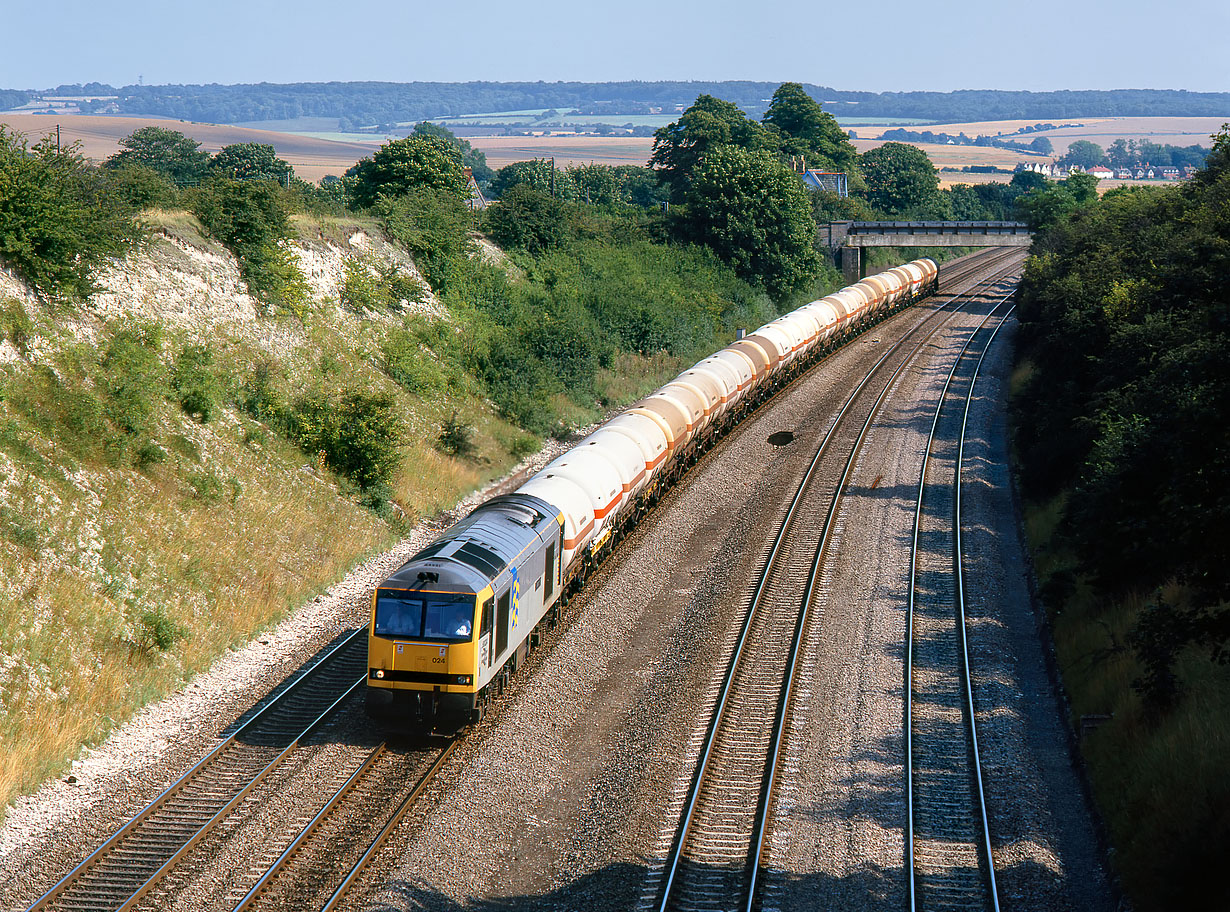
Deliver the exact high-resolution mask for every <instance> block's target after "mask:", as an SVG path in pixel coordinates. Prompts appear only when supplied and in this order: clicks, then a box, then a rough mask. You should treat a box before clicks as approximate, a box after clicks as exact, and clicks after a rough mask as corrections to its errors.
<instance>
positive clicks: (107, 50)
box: [0, 0, 1230, 93]
mask: <svg viewBox="0 0 1230 912" xmlns="http://www.w3.org/2000/svg"><path fill="white" fill-rule="evenodd" d="M55 12H56V18H55V22H54V23H53V22H52V21H51V18H50V15H49V13H47V12H46V11H45V8H39V7H36V6H33V5H20V6H16V8H14V9H10V10H6V20H7V21H6V25H7V33H8V34H9V35H10V36H12V37H16V38H22V37H25V38H26V39H29V40H16V41H11V42H10V46H9V47H7V48H6V54H5V55H4V57H3V59H0V85H5V86H12V87H14V88H15V89H17V90H19V91H22V90H27V89H28V88H29V87H31V86H39V85H42V86H47V87H56V86H61V85H74V84H86V83H90V82H98V83H103V84H107V85H111V86H115V87H123V86H129V85H151V86H154V85H227V86H230V85H252V84H260V83H270V84H275V85H287V84H295V83H318V82H325V83H327V82H387V83H395V84H404V83H407V82H442V83H454V82H539V81H541V82H546V83H552V82H584V83H605V82H624V81H645V82H660V81H714V82H725V81H752V82H776V83H780V82H784V81H795V82H803V83H809V84H812V85H818V86H826V87H832V88H835V89H838V90H839V91H864V92H908V91H927V92H943V93H947V92H953V91H960V90H962V89H964V88H971V87H977V88H983V89H989V90H1000V91H1025V92H1050V91H1064V90H1071V91H1116V90H1117V89H1119V88H1122V87H1125V86H1127V87H1134V88H1141V87H1161V88H1171V87H1176V86H1177V87H1179V88H1175V89H1174V90H1175V91H1189V92H1224V91H1230V73H1227V71H1226V68H1225V66H1224V56H1225V55H1224V36H1225V35H1226V34H1227V33H1228V32H1230V7H1228V6H1227V5H1225V4H1223V3H1220V2H1214V0H1194V2H1191V3H1188V4H1187V5H1185V6H1184V7H1183V8H1182V9H1181V11H1176V14H1175V15H1170V16H1159V15H1158V9H1157V7H1156V4H1152V3H1145V2H1143V0H1124V2H1119V3H1105V2H1102V3H1086V4H1084V5H1083V6H1081V7H1080V8H1079V9H1077V10H1075V11H1073V12H1065V14H1064V15H1063V16H1062V17H1060V18H1053V19H1052V18H1048V17H1045V16H1042V15H1037V14H1033V13H1031V12H1028V11H1022V9H1021V8H1019V7H1006V6H1000V5H991V6H987V7H984V8H979V9H978V10H977V11H976V12H974V11H973V10H970V9H969V8H967V7H966V6H965V5H958V4H956V3H947V4H934V5H932V7H930V8H929V9H928V10H927V11H926V12H925V13H923V14H921V15H920V14H919V10H918V8H917V5H916V4H911V3H907V2H906V0H884V2H882V3H880V4H877V7H876V9H875V21H876V23H877V26H876V27H875V28H870V29H868V28H861V26H862V24H863V23H864V22H865V21H866V20H865V18H860V17H858V16H857V15H843V14H832V15H829V14H824V13H817V12H816V10H815V8H814V7H813V6H812V5H811V4H805V3H802V2H800V0H768V2H767V3H762V4H758V5H757V6H756V7H755V8H754V9H750V8H747V7H746V5H744V4H741V3H735V2H732V0H717V2H716V3H713V4H710V5H709V6H707V7H706V8H705V10H704V12H703V14H698V13H697V12H696V11H695V9H694V8H693V7H692V6H691V5H685V4H683V3H680V2H678V0H666V2H662V0H656V2H652V3H651V2H646V0H632V2H630V3H628V4H625V5H624V6H623V7H622V8H620V9H619V10H617V11H612V10H610V9H590V8H585V7H582V8H577V7H575V6H572V5H565V4H548V5H546V6H540V7H536V8H535V15H533V16H527V15H520V14H518V13H517V11H516V10H513V9H510V8H509V7H507V5H505V4H496V3H492V2H490V0H478V2H475V3H472V4H470V5H468V6H467V7H466V8H465V11H464V16H462V15H458V14H456V13H453V12H451V11H446V10H443V9H440V8H434V7H433V8H426V9H413V8H407V7H406V6H404V5H401V4H395V3H392V2H389V0H377V2H375V3H373V4H369V5H368V6H366V7H365V8H364V9H363V10H362V14H361V15H359V16H354V17H351V18H347V19H343V18H341V17H339V16H338V15H337V11H336V6H335V5H333V4H326V3H324V2H322V0H303V2H301V3H300V4H298V5H296V7H295V8H294V10H293V13H288V12H287V11H286V10H285V8H284V7H281V6H280V5H274V4H260V3H252V2H251V0H246V2H242V3H240V2H238V0H217V2H216V3H215V4H213V5H212V6H211V7H210V9H209V15H208V16H192V15H188V14H185V13H182V12H181V11H180V10H178V9H167V8H166V7H165V6H164V5H161V4H159V3H155V2H153V0H132V2H130V3H129V4H127V5H125V6H124V7H123V8H121V9H113V8H100V7H99V6H98V5H97V4H94V3H84V2H81V0H67V2H63V3H60V4H57V8H56V11H55ZM1193 21H1199V22H1200V26H1201V27H1200V28H1196V29H1193V28H1192V27H1191V23H1192V22H1193ZM878 23H886V25H884V26H883V27H880V26H879V25H878ZM349 26H352V27H353V32H351V31H348V28H347V27H349ZM834 28H841V29H844V30H845V33H846V34H847V35H848V36H849V38H848V40H843V41H836V42H834V41H829V40H827V39H826V36H827V35H829V34H831V33H832V30H833V29H834ZM902 28H908V33H909V35H910V36H911V40H909V41H906V42H902V41H901V40H900V39H899V38H897V37H896V36H897V35H899V34H900V30H901V29H902ZM44 36H47V37H46V38H45V39H44ZM1005 36H1007V37H1005ZM890 39H891V44H890ZM52 41H54V45H52V44H51V43H50V42H52ZM881 45H882V46H884V47H889V46H891V47H892V50H893V53H891V54H876V53H875V50H876V48H877V47H878V46H881ZM1170 49H1174V50H1173V51H1170ZM1167 51H1170V53H1167ZM869 52H870V56H869ZM783 61H793V63H790V64H786V63H783ZM714 71H717V72H714ZM783 71H785V72H783ZM698 72H702V73H705V74H706V75H707V76H709V77H710V78H709V79H706V80H696V78H695V74H696V73H698ZM851 85H855V86H858V88H843V86H851ZM1074 86H1079V87H1080V88H1073V87H1074ZM34 91H45V89H35V90H34Z"/></svg>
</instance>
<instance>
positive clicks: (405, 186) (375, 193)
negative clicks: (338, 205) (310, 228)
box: [346, 136, 469, 208]
mask: <svg viewBox="0 0 1230 912" xmlns="http://www.w3.org/2000/svg"><path fill="white" fill-rule="evenodd" d="M346 175H347V176H348V177H350V178H352V181H351V194H352V196H353V199H354V203H355V205H356V206H359V207H362V208H366V207H368V206H371V205H374V204H375V202H376V199H377V197H379V196H380V195H381V194H384V195H386V196H397V195H398V194H402V193H409V192H410V191H411V190H419V189H432V190H442V191H444V192H445V193H452V194H453V195H455V196H456V197H457V198H458V199H465V198H466V197H467V196H469V186H468V184H467V182H466V177H465V172H464V171H463V170H462V164H461V150H460V149H458V148H457V147H456V146H454V145H453V144H452V143H449V142H446V141H445V140H443V139H440V138H438V137H435V136H409V137H406V138H405V139H395V140H393V141H392V142H388V143H385V144H384V145H383V146H381V147H380V148H379V149H378V150H377V152H376V154H375V155H373V156H372V157H371V158H364V159H362V160H361V161H359V162H358V163H357V164H356V165H355V166H354V167H352V168H351V169H350V170H349V171H347V172H346Z"/></svg>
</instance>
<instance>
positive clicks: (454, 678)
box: [367, 259, 939, 732]
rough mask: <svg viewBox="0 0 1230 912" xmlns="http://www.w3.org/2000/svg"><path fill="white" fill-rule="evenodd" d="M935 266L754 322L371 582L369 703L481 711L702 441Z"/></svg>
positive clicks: (411, 722)
mask: <svg viewBox="0 0 1230 912" xmlns="http://www.w3.org/2000/svg"><path fill="white" fill-rule="evenodd" d="M938 273H939V270H938V268H937V267H936V265H935V263H934V262H932V261H931V260H930V259H920V260H915V261H914V262H912V263H907V264H905V265H904V266H899V267H897V268H895V269H890V270H888V271H887V272H883V273H880V274H878V275H874V276H870V277H868V278H866V279H863V280H862V281H861V282H859V283H858V284H856V285H851V286H849V287H847V288H843V289H842V290H841V291H838V292H836V293H834V294H831V295H829V296H827V297H825V298H821V299H820V300H818V301H813V302H811V303H809V304H805V305H804V306H802V307H800V308H798V309H796V310H794V311H791V312H790V313H788V314H786V315H785V316H782V317H780V318H778V319H776V320H773V321H772V322H770V323H767V324H765V325H764V326H762V327H760V328H759V329H757V330H756V331H755V332H753V333H750V334H748V335H746V336H744V337H742V338H740V339H738V340H736V341H735V342H733V343H732V344H731V345H729V346H727V347H726V348H724V349H722V350H721V351H719V352H717V353H716V354H713V355H710V356H709V357H707V358H705V359H704V360H702V361H700V362H698V363H697V364H695V365H693V366H692V367H690V368H688V369H687V370H685V371H684V372H683V373H681V374H680V375H679V376H678V377H676V378H675V379H674V380H672V381H671V382H670V383H668V384H666V385H665V386H663V387H662V388H661V389H659V390H656V391H655V392H653V393H652V394H650V395H649V396H647V397H645V398H644V399H642V400H641V401H640V402H638V403H636V404H635V405H633V406H632V407H631V408H629V409H627V410H626V411H625V412H623V413H622V414H620V415H619V416H617V417H615V418H612V419H611V420H609V421H607V422H605V423H604V424H602V425H601V426H600V427H599V428H598V429H597V430H596V431H594V432H593V433H592V434H590V435H589V436H588V437H586V438H585V439H584V440H582V441H581V442H580V443H578V444H577V445H576V446H574V447H573V448H572V449H570V450H569V451H568V452H566V453H564V454H563V455H562V456H560V457H559V458H558V459H556V460H554V461H553V462H551V463H550V464H548V465H547V466H546V467H545V468H544V469H542V471H540V472H538V474H536V475H534V476H533V477H532V478H530V479H529V480H528V481H527V482H525V484H523V485H522V486H521V487H520V488H519V489H517V490H516V491H515V492H514V493H512V494H507V495H504V496H500V497H495V498H493V499H491V500H488V501H487V502H485V503H483V504H482V505H481V506H479V507H478V508H476V509H475V510H474V511H473V512H472V513H470V515H468V516H467V517H465V518H464V519H462V520H461V521H460V522H458V523H456V524H455V525H453V526H452V527H451V528H449V529H448V530H447V531H445V532H444V533H443V534H441V535H440V536H439V537H438V538H436V539H435V540H434V541H432V542H431V543H430V544H429V545H427V547H425V548H424V549H423V550H421V551H419V552H418V553H417V554H415V555H414V556H413V557H411V558H410V560H408V561H407V562H406V563H405V564H403V565H402V567H401V568H400V569H398V570H397V572H395V573H394V574H392V575H391V576H390V577H389V578H388V579H386V580H385V581H384V582H382V583H381V584H380V585H379V586H378V587H377V588H376V590H375V592H374V594H373V597H372V607H371V617H370V622H369V628H368V677H367V684H368V687H367V711H368V713H369V714H370V715H372V716H373V717H376V718H379V719H382V720H387V721H391V722H393V723H395V724H397V725H400V726H403V727H406V728H412V729H416V730H423V731H433V730H434V731H438V732H447V731H452V730H456V729H457V728H460V727H462V726H464V725H466V724H468V723H470V722H474V721H477V720H478V719H480V718H482V715H483V713H484V711H485V710H486V707H487V705H488V703H489V702H490V700H491V698H492V697H493V696H495V695H497V694H498V693H500V692H502V690H503V688H504V686H505V685H506V682H507V680H508V677H509V676H510V675H511V674H513V673H514V672H515V671H516V669H517V667H518V666H519V665H520V664H521V663H522V662H524V660H525V657H526V656H527V655H528V653H529V652H530V650H532V649H533V648H535V647H536V646H537V645H538V642H539V639H540V637H541V635H542V633H543V631H544V630H545V629H547V628H549V627H552V626H554V625H555V623H556V620H557V618H558V616H559V613H560V611H561V609H563V608H564V607H565V606H566V605H567V604H568V602H569V600H570V599H571V598H572V597H573V596H574V595H575V594H576V592H577V590H578V589H580V587H581V586H582V585H583V584H584V582H585V580H586V578H587V577H588V576H589V574H590V573H592V572H593V570H594V569H595V568H596V567H597V566H598V565H599V564H600V563H601V562H602V561H603V559H604V558H605V557H606V556H607V555H608V554H609V553H610V551H611V549H613V548H614V547H615V546H616V545H617V544H618V543H619V542H620V541H621V540H622V538H623V537H624V536H625V535H626V534H627V533H628V531H629V530H630V529H631V528H632V527H633V526H635V525H636V523H637V522H639V521H640V519H641V518H642V517H643V516H644V514H645V513H646V512H647V511H648V510H649V509H651V508H652V507H653V505H654V504H656V503H657V501H658V499H659V498H660V497H661V495H662V493H663V492H664V491H665V490H666V489H667V488H669V487H670V486H671V485H672V484H674V482H675V481H676V480H677V479H678V478H679V476H680V475H682V474H683V472H685V471H686V470H687V469H688V467H690V466H691V465H692V464H693V463H695V462H696V460H697V459H698V458H699V457H700V455H701V454H702V453H703V452H704V451H705V450H706V449H707V448H708V447H710V446H711V445H712V444H713V443H714V442H715V441H716V440H717V439H718V438H719V437H721V436H722V434H724V433H725V432H726V431H727V430H729V429H730V428H731V427H733V426H734V425H735V424H737V423H738V422H739V421H740V420H741V419H742V418H743V417H744V416H745V415H746V414H747V413H748V412H749V411H750V410H751V409H753V408H755V407H756V406H757V405H758V404H759V403H760V402H763V401H764V400H765V399H767V398H768V397H769V396H770V395H772V393H773V392H774V391H776V390H777V389H780V388H781V386H783V385H784V384H785V383H786V382H788V381H789V380H790V379H792V378H793V377H794V376H796V375H797V374H798V373H799V372H800V371H801V370H802V369H803V368H804V367H805V366H807V365H809V364H810V363H812V362H814V361H815V360H817V359H818V358H819V357H820V356H821V355H823V354H824V353H827V352H828V351H831V350H832V349H833V348H834V347H836V346H837V345H839V344H841V343H843V342H845V341H846V340H847V339H849V338H850V337H851V336H853V335H855V334H856V333H858V332H860V331H862V330H863V329H864V328H866V327H867V326H869V325H870V324H871V323H873V322H875V321H877V320H879V319H881V318H882V317H884V316H885V315H886V314H887V313H889V312H890V311H893V310H895V309H897V308H899V307H903V306H905V305H906V304H908V303H910V302H912V301H915V300H917V299H919V298H920V297H923V296H925V295H927V294H930V293H931V292H932V291H934V289H935V287H936V284H937V280H938Z"/></svg>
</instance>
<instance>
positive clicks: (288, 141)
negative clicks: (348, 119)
mask: <svg viewBox="0 0 1230 912" xmlns="http://www.w3.org/2000/svg"><path fill="white" fill-rule="evenodd" d="M0 124H3V125H5V126H7V127H8V128H9V129H11V130H14V131H16V132H18V133H24V134H25V135H26V137H27V138H28V139H29V141H30V142H31V143H32V144H33V143H34V142H37V141H38V140H39V139H41V138H42V137H43V136H46V135H47V134H49V133H50V134H51V135H53V136H54V135H55V131H56V125H57V124H59V126H60V141H61V143H63V144H64V145H68V144H69V143H74V142H80V143H81V151H82V154H83V155H85V157H86V158H89V159H92V160H93V161H102V160H103V159H105V158H107V157H108V156H109V155H113V154H114V153H115V152H116V151H118V150H119V141H120V140H121V139H123V138H124V137H125V136H128V135H130V134H131V133H132V132H133V131H135V130H139V129H140V128H141V127H150V126H154V127H165V128H167V129H168V130H177V131H178V132H180V133H183V134H184V135H185V136H191V137H192V138H193V139H195V140H196V141H197V142H199V143H201V145H202V147H203V148H204V149H206V150H207V151H209V152H217V151H218V150H219V149H221V148H222V147H223V146H227V145H231V144H233V143H245V142H256V143H267V144H269V145H271V146H273V147H274V148H275V149H276V150H277V153H278V155H279V156H280V157H281V158H283V159H284V160H286V161H287V162H289V163H290V164H291V165H292V166H293V167H294V169H295V174H297V175H298V176H299V177H301V178H303V179H304V180H308V181H319V180H320V179H321V178H322V177H324V176H325V175H326V174H339V175H340V174H341V173H342V172H344V171H345V170H346V169H347V168H349V167H350V166H351V165H353V164H354V163H355V162H356V161H358V160H359V159H360V158H363V157H364V156H366V155H371V154H372V152H374V151H375V150H376V148H377V144H376V143H369V144H364V143H357V142H330V141H328V140H322V139H317V138H315V137H310V136H300V135H297V134H294V133H276V132H274V131H272V130H252V129H248V128H246V127H233V126H223V125H218V124H203V123H190V122H187V121H183V120H166V119H161V118H143V117H104V116H90V115H83V114H66V115H64V116H63V117H53V116H49V115H45V114H0Z"/></svg>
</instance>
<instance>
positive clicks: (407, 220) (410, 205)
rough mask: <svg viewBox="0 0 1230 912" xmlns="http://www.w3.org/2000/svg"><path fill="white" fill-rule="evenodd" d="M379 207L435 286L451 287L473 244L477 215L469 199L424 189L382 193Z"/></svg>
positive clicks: (438, 288) (387, 224)
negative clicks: (470, 205) (390, 194)
mask: <svg viewBox="0 0 1230 912" xmlns="http://www.w3.org/2000/svg"><path fill="white" fill-rule="evenodd" d="M376 210H377V212H379V214H380V216H381V218H382V219H383V220H384V225H385V228H386V229H387V230H388V232H389V234H390V236H392V237H393V238H394V239H395V240H396V241H398V243H400V244H402V245H403V246H404V247H405V248H406V249H407V250H409V251H410V253H411V254H412V255H413V256H414V263H415V265H416V266H417V267H418V268H419V271H420V272H421V273H422V274H423V278H425V279H426V280H427V283H428V284H429V285H430V286H431V287H432V289H434V290H435V291H436V292H439V293H442V292H444V291H447V290H448V287H449V284H450V283H451V282H452V280H453V278H454V277H455V276H456V275H457V273H458V271H459V270H462V269H464V268H465V266H466V261H467V260H468V259H469V255H470V251H471V248H472V247H473V242H472V241H471V240H470V231H471V230H472V229H473V227H474V215H473V213H472V212H471V211H470V209H469V207H468V206H467V205H466V204H465V202H464V201H463V200H461V199H459V198H458V197H457V196H455V195H454V194H452V193H448V192H444V191H440V190H427V189H423V190H415V191H413V192H410V193H407V194H405V195H403V196H396V197H382V198H381V199H380V201H379V203H378V204H377V206H376Z"/></svg>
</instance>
